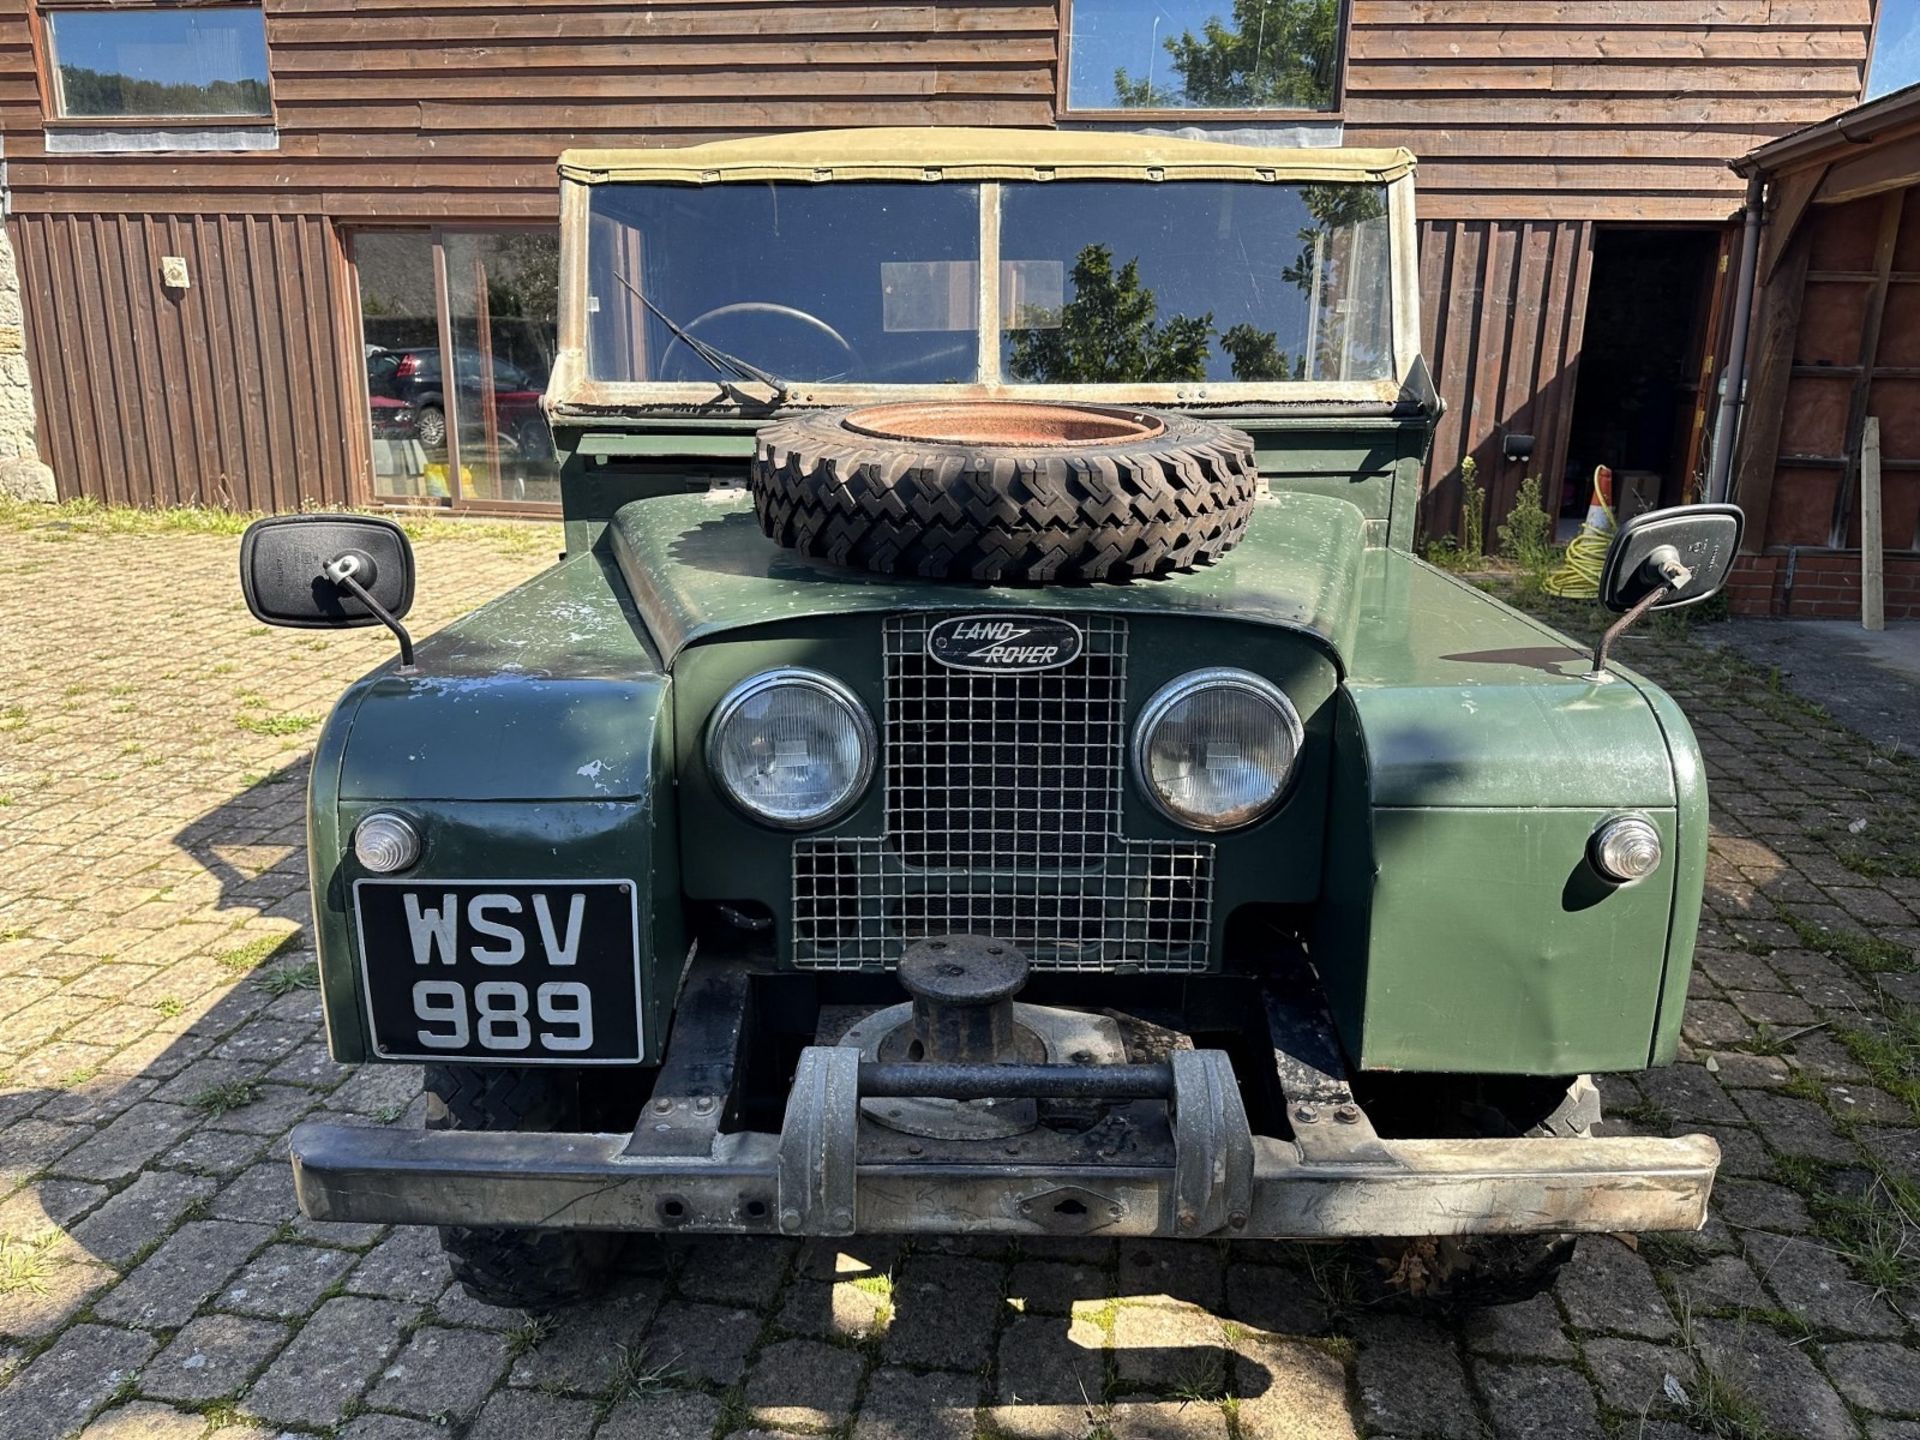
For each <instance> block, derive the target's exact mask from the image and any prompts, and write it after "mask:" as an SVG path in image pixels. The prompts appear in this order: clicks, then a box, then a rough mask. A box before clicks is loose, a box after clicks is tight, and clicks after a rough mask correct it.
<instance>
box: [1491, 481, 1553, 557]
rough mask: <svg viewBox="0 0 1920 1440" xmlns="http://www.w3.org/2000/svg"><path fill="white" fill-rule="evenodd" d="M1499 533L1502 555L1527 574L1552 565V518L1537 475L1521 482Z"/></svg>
mask: <svg viewBox="0 0 1920 1440" xmlns="http://www.w3.org/2000/svg"><path fill="white" fill-rule="evenodd" d="M1499 535H1500V553H1501V555H1502V556H1504V557H1505V558H1506V559H1508V560H1511V561H1512V562H1513V563H1514V564H1515V565H1517V566H1519V567H1520V568H1521V569H1522V570H1524V571H1526V572H1527V573H1528V574H1541V575H1544V574H1545V573H1546V571H1547V569H1548V567H1550V566H1551V565H1552V564H1553V558H1554V557H1553V517H1552V516H1551V515H1549V514H1548V513H1547V507H1546V504H1545V503H1544V501H1543V499H1542V496H1541V489H1540V481H1539V479H1538V478H1537V477H1536V478H1533V479H1529V480H1522V481H1521V482H1520V490H1519V493H1518V494H1516V495H1515V496H1514V497H1513V509H1511V510H1509V511H1508V512H1507V523H1506V524H1504V525H1502V526H1500V528H1499Z"/></svg>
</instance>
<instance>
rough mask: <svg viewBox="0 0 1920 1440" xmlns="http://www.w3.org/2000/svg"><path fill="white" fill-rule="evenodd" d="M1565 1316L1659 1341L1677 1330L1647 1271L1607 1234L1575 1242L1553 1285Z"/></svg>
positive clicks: (1591, 1327) (1577, 1322)
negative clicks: (1564, 1308) (1575, 1246)
mask: <svg viewBox="0 0 1920 1440" xmlns="http://www.w3.org/2000/svg"><path fill="white" fill-rule="evenodd" d="M1557 1289H1558V1294H1559V1296H1560V1303H1561V1304H1562V1305H1564V1306H1565V1307H1566V1311H1567V1315H1568V1317H1569V1318H1570V1319H1571V1320H1572V1321H1573V1323H1574V1325H1575V1326H1577V1327H1578V1328H1579V1329H1582V1330H1613V1331H1619V1332H1622V1333H1624V1334H1628V1335H1640V1336H1644V1337H1646V1338H1647V1339H1650V1340H1663V1339H1665V1338H1666V1337H1667V1336H1669V1335H1672V1334H1673V1333H1675V1331H1676V1330H1678V1328H1679V1327H1678V1326H1677V1325H1675V1324H1674V1320H1673V1312H1672V1311H1671V1310H1670V1309H1668V1308H1667V1302H1666V1300H1665V1298H1664V1297H1663V1296H1662V1295H1661V1294H1660V1287H1659V1286H1658V1285H1657V1284H1655V1283H1654V1279H1653V1272H1652V1271H1650V1270H1649V1269H1648V1268H1647V1262H1646V1261H1645V1260H1642V1259H1641V1258H1640V1257H1639V1256H1638V1255H1637V1254H1635V1253H1634V1252H1633V1251H1632V1250H1629V1249H1628V1248H1627V1247H1626V1246H1625V1245H1622V1244H1620V1243H1619V1242H1618V1241H1617V1240H1615V1239H1613V1238H1612V1237H1611V1236H1606V1235H1591V1236H1588V1237H1586V1238H1585V1239H1583V1240H1582V1241H1581V1242H1580V1245H1579V1247H1578V1248H1577V1249H1576V1250H1575V1251H1574V1253H1573V1259H1572V1260H1570V1261H1569V1262H1568V1263H1567V1267H1566V1269H1564V1270H1563V1271H1561V1272H1560V1283H1559V1286H1558V1287H1557Z"/></svg>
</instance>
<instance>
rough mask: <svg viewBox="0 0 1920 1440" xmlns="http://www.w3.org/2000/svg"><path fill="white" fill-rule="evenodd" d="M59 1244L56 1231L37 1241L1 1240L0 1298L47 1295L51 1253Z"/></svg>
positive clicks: (7, 1237)
mask: <svg viewBox="0 0 1920 1440" xmlns="http://www.w3.org/2000/svg"><path fill="white" fill-rule="evenodd" d="M59 1240H60V1232H59V1231H57V1230H55V1231H51V1232H49V1233H48V1234H46V1235H43V1236H41V1237H40V1238H39V1239H38V1240H16V1239H14V1238H13V1237H12V1236H10V1235H9V1236H4V1237H0V1295H17V1294H22V1293H25V1294H30V1295H44V1294H46V1293H47V1270H48V1267H49V1265H50V1263H51V1259H52V1256H51V1251H52V1249H53V1247H54V1246H55V1245H56V1244H57V1243H59Z"/></svg>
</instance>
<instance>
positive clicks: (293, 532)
mask: <svg viewBox="0 0 1920 1440" xmlns="http://www.w3.org/2000/svg"><path fill="white" fill-rule="evenodd" d="M240 591H241V593H242V594H243V595H245V596H246V598H247V609H249V610H251V611H252V612H253V617H254V619H256V620H262V621H265V622H266V623H267V624H269V625H282V626H286V627H288V628H291V629H295V630H341V629H351V628H354V627H357V626H362V625H385V626H386V627H387V628H388V629H389V630H391V631H393V632H394V634H395V635H396V636H397V637H398V638H399V641H400V662H401V664H402V666H404V667H411V666H412V664H413V641H412V639H411V638H410V637H409V636H408V635H407V632H406V629H405V627H403V626H402V625H401V624H400V617H401V616H403V615H405V614H406V613H407V611H408V610H409V609H411V608H412V606H413V547H412V546H411V545H409V544H408V543H407V536H406V532H405V531H403V530H402V529H401V528H400V527H399V526H398V525H396V524H395V523H394V522H393V521H391V520H383V519H381V518H379V517H378V516H373V515H277V516H274V517H272V518H271V519H267V520H256V521H254V522H253V524H251V525H249V526H248V527H247V533H246V534H245V535H244V536H242V537H241V540H240Z"/></svg>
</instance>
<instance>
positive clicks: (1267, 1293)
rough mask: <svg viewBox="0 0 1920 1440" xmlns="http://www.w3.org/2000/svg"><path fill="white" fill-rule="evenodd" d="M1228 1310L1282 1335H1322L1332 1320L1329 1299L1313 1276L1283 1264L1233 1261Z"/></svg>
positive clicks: (1228, 1284) (1262, 1328)
mask: <svg viewBox="0 0 1920 1440" xmlns="http://www.w3.org/2000/svg"><path fill="white" fill-rule="evenodd" d="M1224 1313H1225V1314H1226V1315H1228V1316H1230V1317H1231V1318H1233V1319H1235V1320H1238V1321H1241V1322H1243V1323H1245V1324H1247V1325H1251V1326H1253V1328H1254V1329H1256V1330H1266V1331H1271V1332H1273V1333H1275V1334H1280V1335H1320V1334H1324V1333H1325V1332H1326V1330H1327V1329H1328V1327H1329V1325H1330V1323H1331V1322H1330V1318H1329V1315H1328V1311H1327V1302H1326V1298H1325V1297H1324V1296H1323V1295H1322V1294H1321V1293H1320V1291H1319V1289H1318V1288H1317V1287H1316V1286H1315V1285H1314V1283H1313V1280H1312V1278H1311V1277H1310V1276H1308V1275H1306V1274H1304V1273H1302V1272H1301V1271H1299V1270H1295V1269H1293V1268H1291V1267H1290V1266H1280V1265H1235V1264H1229V1265H1228V1266H1227V1305H1226V1310H1225V1312H1224Z"/></svg>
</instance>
